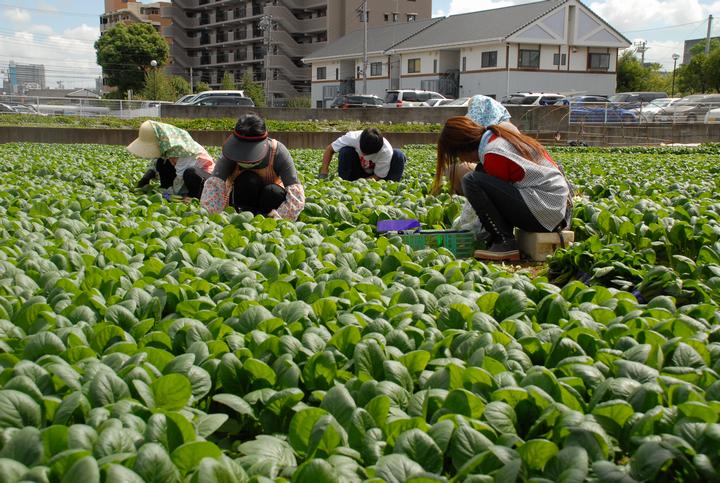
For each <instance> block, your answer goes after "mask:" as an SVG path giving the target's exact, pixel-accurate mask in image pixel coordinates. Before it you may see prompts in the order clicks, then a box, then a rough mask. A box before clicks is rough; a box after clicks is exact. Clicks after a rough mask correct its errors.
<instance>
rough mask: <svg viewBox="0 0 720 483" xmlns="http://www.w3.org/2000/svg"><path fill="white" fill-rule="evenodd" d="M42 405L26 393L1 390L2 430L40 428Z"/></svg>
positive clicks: (0, 422)
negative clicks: (28, 427)
mask: <svg viewBox="0 0 720 483" xmlns="http://www.w3.org/2000/svg"><path fill="white" fill-rule="evenodd" d="M40 418H41V414H40V405H39V404H38V403H37V402H35V401H34V400H33V399H32V398H31V397H30V396H28V395H27V394H25V393H22V392H18V391H14V390H12V389H3V390H0V428H24V427H26V426H32V427H39V426H40Z"/></svg>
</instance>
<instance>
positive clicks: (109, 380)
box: [88, 371, 130, 407]
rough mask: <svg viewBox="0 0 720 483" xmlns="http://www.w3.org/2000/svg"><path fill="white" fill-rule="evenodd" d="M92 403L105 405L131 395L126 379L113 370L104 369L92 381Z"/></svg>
mask: <svg viewBox="0 0 720 483" xmlns="http://www.w3.org/2000/svg"><path fill="white" fill-rule="evenodd" d="M88 395H89V398H90V403H91V404H92V405H93V407H103V406H107V405H108V404H112V403H115V402H118V401H120V400H121V399H125V398H129V397H130V390H129V389H128V386H127V384H126V383H125V381H123V380H122V379H120V378H119V377H118V376H116V375H115V374H113V373H112V372H106V371H102V372H100V373H99V374H97V375H96V376H95V377H94V378H93V380H92V381H91V382H90V388H89V394H88Z"/></svg>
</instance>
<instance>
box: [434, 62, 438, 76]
mask: <svg viewBox="0 0 720 483" xmlns="http://www.w3.org/2000/svg"><path fill="white" fill-rule="evenodd" d="M437 62H438V61H437V59H433V74H437Z"/></svg>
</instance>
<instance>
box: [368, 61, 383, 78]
mask: <svg viewBox="0 0 720 483" xmlns="http://www.w3.org/2000/svg"><path fill="white" fill-rule="evenodd" d="M370 75H371V76H378V75H382V62H371V63H370Z"/></svg>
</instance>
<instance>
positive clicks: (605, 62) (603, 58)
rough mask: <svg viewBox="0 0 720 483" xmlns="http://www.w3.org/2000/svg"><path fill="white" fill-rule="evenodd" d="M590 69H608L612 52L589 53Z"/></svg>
mask: <svg viewBox="0 0 720 483" xmlns="http://www.w3.org/2000/svg"><path fill="white" fill-rule="evenodd" d="M588 69H589V70H608V69H610V54H598V53H594V52H590V53H589V54H588Z"/></svg>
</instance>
